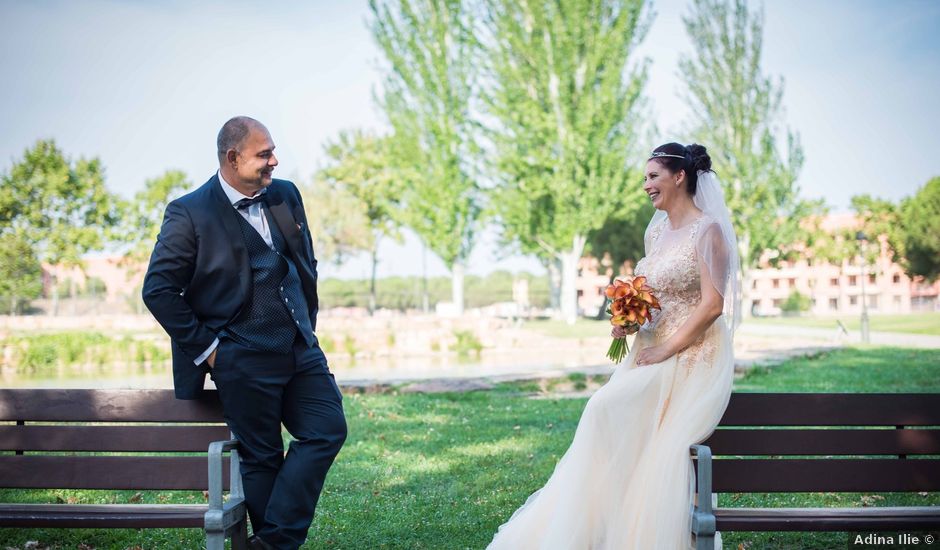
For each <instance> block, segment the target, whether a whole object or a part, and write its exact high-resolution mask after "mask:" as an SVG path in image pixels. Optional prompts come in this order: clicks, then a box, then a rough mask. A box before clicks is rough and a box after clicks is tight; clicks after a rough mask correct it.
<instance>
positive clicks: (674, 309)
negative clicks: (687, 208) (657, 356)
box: [634, 215, 712, 369]
mask: <svg viewBox="0 0 940 550" xmlns="http://www.w3.org/2000/svg"><path fill="white" fill-rule="evenodd" d="M710 223H712V220H711V219H710V218H708V217H707V216H704V215H703V216H699V218H698V219H696V220H695V221H693V222H692V223H690V224H688V225H686V226H685V227H681V228H679V229H671V228H670V227H669V220H668V218H667V219H664V220H663V221H662V222H661V223H660V224H659V225H658V226H656V227H653V228H651V229H650V233H649V235H648V236H647V239H648V242H647V255H646V257H644V258H643V259H641V260H640V261H639V262H637V264H636V268H635V269H634V272H635V274H636V275H643V276H645V277H646V278H647V284H649V286H650V287H652V288H653V293H654V294H655V295H656V297H657V298H659V303H660V305H661V306H662V309H661V310H659V311H656V310H653V316H652V317H653V319H652V321H651V322H650V323H647V324H646V325H643V326H642V327H641V329H640V330H641V331H643V332H646V333H647V334H648V335H649V336H651V337H652V339H653V341H654V342H655V343H656V344H660V343H662V342H664V341H665V340H666V339H668V338H669V337H670V336H671V335H672V334H673V333H674V332H675V331H676V330H677V329H678V328H679V327H680V326H682V324H683V323H684V322H685V321H686V319H688V318H689V315H691V314H692V311H693V310H694V309H695V308H696V307H697V306H698V305H699V303H700V302H701V301H702V277H701V272H700V266H699V259H698V253H697V251H696V243H697V242H698V239H699V236H700V235H701V231H702V230H703V229H704V228H706V227H708V225H709V224H710ZM707 333H708V331H706V334H703V335H702V337H701V338H699V339H698V340H696V341H695V342H694V343H693V344H692V345H690V346H689V347H688V348H686V349H685V350H683V351H682V352H680V353H679V362H680V364H683V365H684V366H686V367H687V368H689V369H690V368H692V366H693V364H694V363H696V362H697V361H698V360H702V359H707V357H705V356H703V355H708V354H707V353H705V352H706V351H708V350H707V349H703V344H704V342H705V341H706V340H707V338H706V335H707Z"/></svg>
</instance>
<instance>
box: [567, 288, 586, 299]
mask: <svg viewBox="0 0 940 550" xmlns="http://www.w3.org/2000/svg"><path fill="white" fill-rule="evenodd" d="M568 296H571V294H569V295H568ZM582 296H584V291H583V290H581V289H578V298H580V297H582Z"/></svg>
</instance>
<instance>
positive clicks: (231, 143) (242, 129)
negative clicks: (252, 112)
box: [216, 116, 267, 165]
mask: <svg viewBox="0 0 940 550" xmlns="http://www.w3.org/2000/svg"><path fill="white" fill-rule="evenodd" d="M255 129H261V130H264V131H265V132H267V128H265V127H264V124H261V123H260V122H258V121H257V120H255V119H253V118H251V117H247V116H236V117H232V118H230V119H228V121H226V122H225V124H223V125H222V129H221V130H219V136H218V138H216V150H217V151H218V155H219V165H221V164H222V163H223V162H225V157H226V155H227V154H228V152H229V151H231V150H233V149H234V150H235V151H236V152H238V151H239V148H240V146H241V144H242V143H243V142H244V141H245V138H246V137H248V134H249V133H250V132H251V131H252V130H255Z"/></svg>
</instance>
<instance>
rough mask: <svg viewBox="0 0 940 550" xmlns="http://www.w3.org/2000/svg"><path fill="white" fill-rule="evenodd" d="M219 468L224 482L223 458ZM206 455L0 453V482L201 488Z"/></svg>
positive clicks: (32, 485) (75, 486) (5, 484)
mask: <svg viewBox="0 0 940 550" xmlns="http://www.w3.org/2000/svg"><path fill="white" fill-rule="evenodd" d="M225 464H226V465H225V466H224V467H223V474H224V477H225V487H228V473H229V468H228V466H227V464H228V458H227V457H226V458H225ZM207 470H208V466H207V459H206V456H205V455H203V456H71V455H58V456H49V455H28V454H27V455H19V456H0V487H6V488H11V489H61V488H70V489H164V490H205V489H206V488H207V487H208V481H207V478H208V472H207Z"/></svg>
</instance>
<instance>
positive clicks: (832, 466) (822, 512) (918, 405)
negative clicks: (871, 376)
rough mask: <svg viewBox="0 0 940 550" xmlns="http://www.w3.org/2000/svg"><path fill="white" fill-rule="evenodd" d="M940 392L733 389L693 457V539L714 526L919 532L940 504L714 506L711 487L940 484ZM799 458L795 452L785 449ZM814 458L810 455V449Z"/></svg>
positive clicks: (700, 542) (911, 488)
mask: <svg viewBox="0 0 940 550" xmlns="http://www.w3.org/2000/svg"><path fill="white" fill-rule="evenodd" d="M938 426H940V394H924V393H920V394H884V393H878V394H874V393H868V394H842V393H834V394H818V393H735V394H732V396H731V401H730V403H729V404H728V409H727V410H726V411H725V414H724V416H723V417H722V419H721V422H720V423H719V425H718V428H717V429H716V430H715V432H714V433H713V434H712V435H711V437H709V438H708V439H707V440H706V441H704V442H703V443H702V444H701V445H693V446H692V448H691V452H692V455H693V456H695V457H696V472H697V474H696V477H697V487H698V489H697V493H698V495H699V497H698V500H697V506H696V508H695V510H694V512H693V516H692V532H693V533H694V534H695V535H696V540H697V548H698V549H699V550H701V549H706V548H708V549H711V548H713V547H714V533H715V531H716V530H717V531H872V532H874V531H900V530H904V531H919V530H931V529H937V528H940V506H910V507H864V508H713V507H712V501H711V498H710V495H711V494H712V493H713V492H714V493H803V492H860V493H871V492H922V491H938V490H940V459H938V458H936V456H934V457H929V458H928V457H926V456H924V455H940V429H937V428H938ZM791 457H798V458H791ZM806 457H810V458H806Z"/></svg>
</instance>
